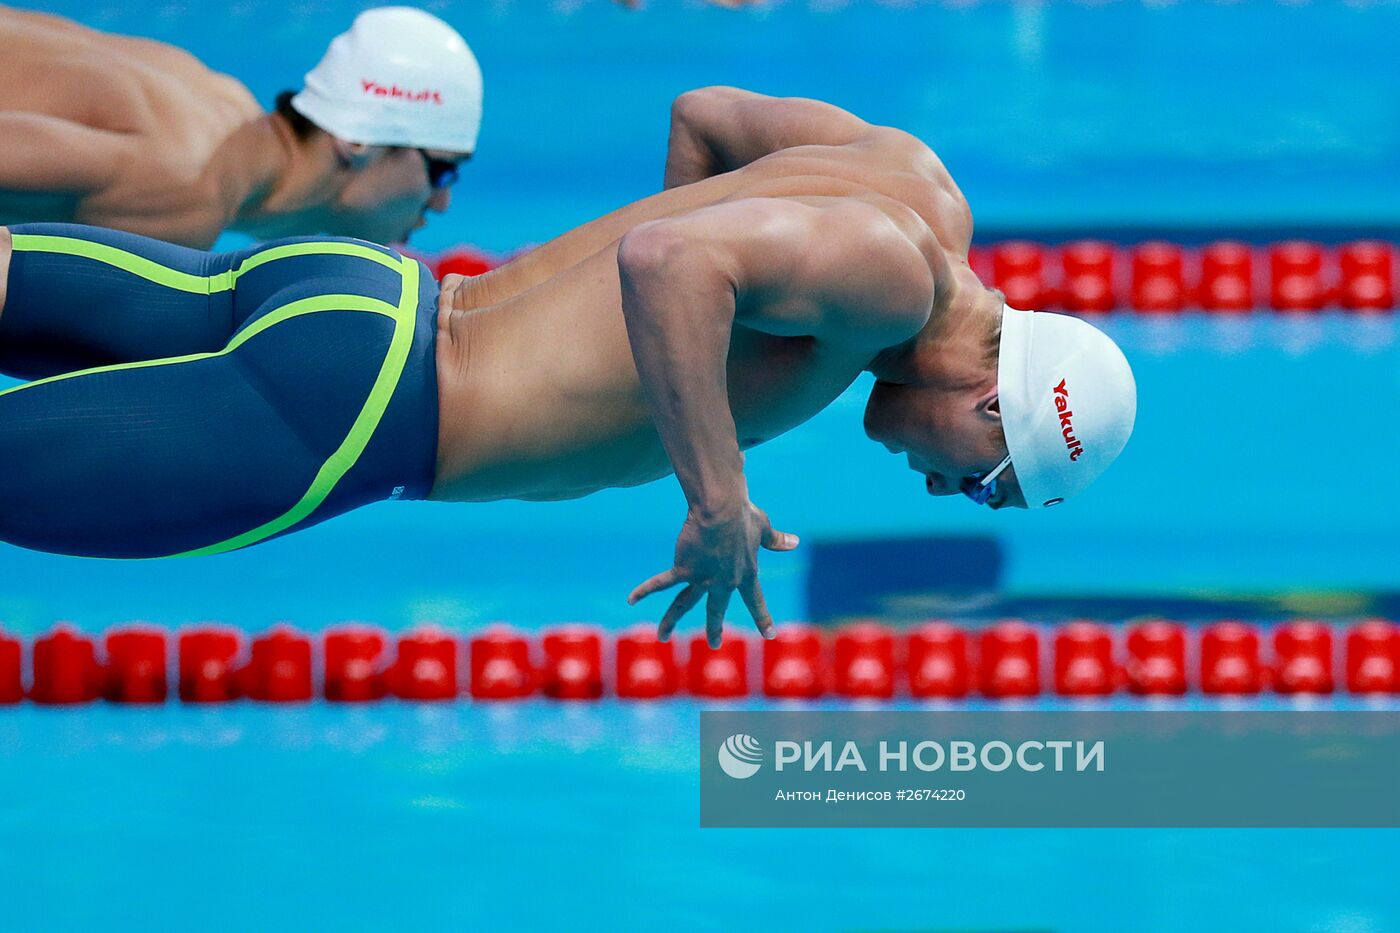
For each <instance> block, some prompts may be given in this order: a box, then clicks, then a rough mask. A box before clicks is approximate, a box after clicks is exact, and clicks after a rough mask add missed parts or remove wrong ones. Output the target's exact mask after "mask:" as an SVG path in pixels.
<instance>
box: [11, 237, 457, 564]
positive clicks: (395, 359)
mask: <svg viewBox="0 0 1400 933" xmlns="http://www.w3.org/2000/svg"><path fill="white" fill-rule="evenodd" d="M9 229H10V232H11V234H12V235H13V238H14V252H13V255H12V257H11V262H10V272H9V277H8V287H7V295H6V298H5V304H4V308H3V310H0V372H3V373H5V374H6V375H10V376H15V377H19V378H26V379H31V380H33V381H31V382H28V383H25V384H23V385H19V386H16V387H14V388H10V389H7V390H4V391H0V541H6V542H9V543H11V544H16V545H20V546H21V547H27V548H34V549H36V550H42V551H53V552H57V553H61V554H76V555H84V556H93V557H116V558H144V557H170V556H187V555H196V554H213V553H219V552H222V551H229V550H233V549H235V548H240V547H246V546H247V545H250V544H256V543H257V542H259V541H264V540H267V539H269V538H273V537H276V536H278V535H282V534H286V533H288V532H291V531H296V530H297V529H300V528H305V527H307V526H308V525H312V524H315V523H317V522H321V521H324V520H325V519H327V518H331V517H332V516H335V515H339V514H341V513H343V512H347V511H349V510H351V509H354V508H358V507H359V506H361V505H365V504H367V503H369V502H373V501H376V500H380V499H390V498H403V499H414V498H423V497H425V496H426V495H427V494H428V492H429V491H430V490H431V488H432V484H433V476H434V469H435V461H436V457H437V432H438V400H437V369H436V363H435V358H434V348H435V343H436V318H437V293H438V287H437V283H436V282H434V281H433V278H432V276H431V275H430V274H429V273H428V271H427V270H426V268H424V267H423V266H422V264H421V263H418V262H416V261H414V260H412V259H408V258H406V257H404V256H401V255H399V254H398V253H396V252H394V251H393V250H391V249H388V248H386V247H382V246H376V245H374V244H370V243H365V242H362V241H359V240H348V239H327V238H320V239H316V238H297V239H288V240H278V241H274V242H270V243H266V244H263V245H261V246H258V247H256V248H253V249H246V250H240V251H237V252H229V253H208V252H203V251H201V250H192V249H186V248H184V247H179V246H172V245H170V244H167V243H162V242H159V241H157V240H151V239H148V238H145V237H140V236H135V235H133V234H128V233H119V232H116V231H110V230H103V229H100V228H95V227H83V226H77V225H73V224H23V225H18V226H14V227H10V228H9Z"/></svg>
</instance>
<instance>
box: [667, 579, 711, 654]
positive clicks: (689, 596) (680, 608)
mask: <svg viewBox="0 0 1400 933" xmlns="http://www.w3.org/2000/svg"><path fill="white" fill-rule="evenodd" d="M704 595H705V591H704V590H702V589H700V587H698V586H695V585H694V584H691V585H690V586H687V587H686V588H685V589H683V590H681V591H680V592H679V593H677V594H676V598H675V599H674V600H672V601H671V608H670V609H667V610H666V614H665V615H664V616H662V617H661V623H660V624H659V625H657V626H656V638H657V640H658V641H666V640H668V639H669V638H670V637H671V632H672V631H674V630H675V628H676V623H677V622H679V621H680V620H681V616H683V615H685V614H686V613H687V612H689V611H690V610H692V609H694V608H695V604H696V603H698V602H700V598H701V597H702V596H704Z"/></svg>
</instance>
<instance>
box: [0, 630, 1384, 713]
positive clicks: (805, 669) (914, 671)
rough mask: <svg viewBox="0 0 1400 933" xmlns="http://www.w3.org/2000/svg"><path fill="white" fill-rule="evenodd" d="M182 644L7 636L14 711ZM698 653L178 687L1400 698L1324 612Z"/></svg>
mask: <svg viewBox="0 0 1400 933" xmlns="http://www.w3.org/2000/svg"><path fill="white" fill-rule="evenodd" d="M1339 631H1342V632H1344V637H1341V638H1339V637H1338V636H1337V633H1338V632H1339ZM169 642H170V636H169V635H168V634H167V633H166V632H164V631H163V630H161V629H159V628H156V627H154V626H150V625H123V626H119V627H116V628H113V629H111V630H109V631H108V632H107V633H106V635H105V636H104V637H102V638H101V639H100V646H101V649H102V650H101V651H99V650H98V649H99V639H95V638H93V637H92V636H89V635H86V634H84V633H82V632H79V631H77V630H76V629H75V628H73V627H72V626H70V625H58V626H56V627H55V628H54V629H53V630H51V631H50V632H47V633H45V634H43V635H40V636H39V637H37V638H35V639H34V641H33V643H32V645H30V648H29V661H30V664H29V670H30V678H29V679H30V681H31V683H30V686H29V689H28V690H27V691H26V690H25V689H24V679H25V678H24V671H25V664H24V660H25V646H24V643H23V642H22V641H21V640H20V639H18V638H14V637H12V636H9V635H5V634H3V633H0V703H6V704H13V703H18V702H20V701H21V700H22V699H23V698H24V697H26V696H28V697H29V698H30V699H32V700H33V701H34V702H36V703H43V704H75V703H87V702H91V701H93V700H96V699H98V698H99V697H105V698H106V699H107V700H109V701H111V702H114V703H161V702H164V701H165V700H166V697H167V693H168V688H167V677H168V676H169V674H170V669H169V668H170V662H171V660H172V659H171V658H170V653H169V650H168V646H169ZM686 648H687V650H686V653H685V658H684V659H682V658H681V657H680V656H679V655H680V652H679V650H678V649H677V647H676V646H675V645H674V644H672V643H669V642H667V643H662V642H658V641H657V640H656V638H655V635H654V634H653V633H652V631H651V630H650V629H646V628H632V629H627V630H625V631H623V632H620V633H617V634H616V635H610V634H608V633H605V632H604V631H603V630H601V629H599V628H596V627H593V626H589V625H578V624H572V625H562V626H555V627H552V628H548V629H545V630H544V631H543V632H541V633H539V634H538V635H533V634H527V633H524V632H520V631H517V630H515V629H512V628H509V627H506V626H501V625H496V626H491V627H489V628H486V629H483V630H481V631H479V632H475V633H473V634H471V635H470V636H468V637H467V638H465V639H462V638H459V637H457V636H455V635H453V634H452V633H450V632H448V631H445V630H443V629H440V628H435V627H423V628H416V629H412V630H409V631H406V632H402V633H399V634H397V635H391V634H389V633H387V632H385V631H383V630H382V629H379V628H376V627H374V626H369V625H363V624H353V625H340V626H335V627H332V628H330V629H327V630H326V631H325V632H324V633H322V634H321V635H320V636H312V635H309V634H307V633H304V632H301V631H298V630H297V629H295V628H292V627H290V626H286V625H279V626H275V627H273V628H271V629H269V630H268V631H266V632H263V633H261V634H259V635H257V636H255V637H253V638H252V639H251V640H249V639H246V638H245V637H244V636H243V635H242V634H241V633H239V632H238V631H236V630H234V629H231V628H228V627H225V626H217V625H200V626H194V627H191V628H189V629H186V630H184V631H182V632H180V633H179V635H178V638H177V639H176V651H175V658H174V659H173V661H174V669H175V674H176V682H177V684H178V688H177V691H176V693H177V695H178V696H179V698H180V699H181V700H182V701H185V702H190V703H226V702H229V701H232V700H235V699H238V698H239V697H247V698H250V699H253V700H259V701H262V702H267V703H301V702H306V701H308V700H310V699H311V698H312V696H313V695H317V694H319V695H321V696H323V697H325V698H326V699H327V700H331V701H336V702H346V703H354V702H371V701H375V700H379V699H382V698H384V697H395V698H398V699H402V700H410V701H420V702H421V701H439V702H441V701H450V700H455V699H457V698H459V697H464V696H467V697H470V698H472V699H474V700H480V701H510V700H519V699H525V698H527V697H536V696H544V697H550V698H553V699H557V700H569V701H587V700H596V699H598V698H600V697H602V696H605V695H608V696H616V697H619V698H622V699H628V700H662V699H666V698H670V697H675V696H678V695H682V694H685V695H689V696H694V697H700V698H704V699H738V698H743V697H749V696H753V695H755V694H758V695H762V696H765V697H769V698H772V699H777V700H814V699H819V698H822V697H828V696H835V697H841V698H846V699H853V700H866V701H875V702H879V701H889V700H893V699H896V698H905V697H907V698H911V699H937V700H946V701H955V700H960V699H964V698H967V697H970V696H974V695H975V696H979V697H985V698H989V699H1018V698H1022V699H1023V698H1028V697H1036V696H1040V695H1042V694H1045V693H1053V694H1055V695H1058V696H1063V697H1105V696H1111V695H1113V694H1116V693H1120V692H1124V691H1126V692H1128V693H1132V694H1136V695H1139V696H1161V697H1174V696H1181V695H1183V694H1185V693H1187V692H1189V691H1190V690H1192V689H1195V690H1199V691H1200V692H1201V693H1203V694H1206V695H1210V696H1245V697H1248V696H1257V695H1259V694H1262V693H1264V692H1266V691H1273V692H1276V693H1278V694H1282V695H1298V694H1309V695H1327V694H1331V693H1334V692H1336V691H1337V690H1338V688H1339V685H1340V687H1341V688H1342V689H1344V690H1345V691H1346V692H1348V693H1350V694H1355V695H1368V694H1369V695H1381V696H1400V625H1397V624H1396V623H1395V622H1392V621H1389V620H1384V619H1368V620H1364V621H1361V622H1357V623H1355V624H1353V625H1351V626H1350V627H1349V628H1346V629H1345V630H1342V629H1339V628H1337V627H1334V626H1332V625H1329V624H1327V623H1324V622H1320V621H1316V620H1312V619H1294V620H1288V621H1284V622H1281V623H1279V624H1277V625H1274V626H1271V627H1267V628H1264V627H1260V626H1256V625H1253V624H1249V623H1245V622H1240V621H1235V620H1228V619H1227V620H1220V621H1215V622H1211V623H1209V624H1206V625H1202V626H1200V627H1195V628H1193V627H1188V626H1186V625H1183V624H1181V623H1178V622H1173V621H1169V620H1164V619H1157V620H1145V621H1141V622H1137V623H1134V624H1130V625H1126V626H1121V627H1119V626H1111V625H1107V624H1104V623H1100V622H1092V621H1087V620H1073V621H1070V622H1067V623H1064V624H1061V625H1055V626H1039V625H1031V624H1028V623H1026V622H1024V621H1021V620H1015V619H1008V620H1002V621H998V622H995V623H993V624H990V625H986V626H983V627H980V628H977V629H970V628H967V627H964V626H960V625H956V624H954V623H952V622H948V621H943V620H934V621H929V622H926V623H923V624H921V625H917V626H914V627H912V628H908V629H902V630H901V629H895V628H892V627H890V626H886V625H882V624H879V623H876V622H857V623H853V624H850V625H845V626H841V627H839V628H836V629H834V630H826V629H822V628H818V627H816V626H812V625H805V624H800V623H788V624H785V625H782V626H780V627H779V629H778V637H776V638H774V639H773V640H771V641H760V640H759V639H757V638H753V637H743V636H739V637H735V636H734V635H731V636H730V637H729V638H727V639H726V640H725V642H724V644H723V645H721V646H720V647H719V648H716V649H711V648H710V647H708V646H707V645H706V644H705V639H704V636H703V635H696V636H694V637H692V638H690V639H689V640H688V644H687V646H686ZM464 652H465V653H464ZM755 652H757V658H755ZM391 656H392V660H390V658H391ZM464 659H465V661H466V663H465V664H464V663H462V662H463V660H464ZM755 660H757V662H758V663H757V668H756V670H757V671H758V676H757V677H756V678H755V677H753V676H752V675H751V671H752V670H754V669H755V668H754V663H755ZM1042 671H1046V672H1048V675H1044V676H1043V675H1042ZM464 680H465V683H464V682H463V681H464ZM1047 681H1048V682H1047Z"/></svg>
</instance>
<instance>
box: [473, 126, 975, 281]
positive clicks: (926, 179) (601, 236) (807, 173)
mask: <svg viewBox="0 0 1400 933" xmlns="http://www.w3.org/2000/svg"><path fill="white" fill-rule="evenodd" d="M871 129H872V131H873V132H872V135H871V137H870V138H869V139H867V140H862V141H860V142H857V143H855V144H852V145H845V146H797V147H793V148H789V149H783V150H779V151H778V152H774V153H772V154H770V155H767V156H764V157H763V158H761V159H758V160H756V161H754V162H752V163H750V164H749V165H746V166H744V167H743V168H740V169H736V170H735V171H732V172H726V173H724V174H720V175H715V176H713V177H711V178H706V179H704V180H702V181H698V182H695V183H693V184H689V185H685V186H682V187H676V188H671V189H668V190H666V191H661V192H658V193H657V194H654V195H651V196H650V197H647V198H643V199H642V200H640V201H635V202H633V203H631V204H628V205H626V206H625V207H622V208H619V209H618V210H615V211H612V212H611V213H608V214H605V215H603V216H602V217H600V218H598V219H597V220H594V221H592V222H590V223H586V224H583V225H581V226H579V227H576V228H574V229H573V230H570V231H569V232H567V233H565V234H563V235H562V236H559V237H556V238H555V239H553V240H551V241H549V242H548V243H546V244H544V245H543V246H541V247H539V248H537V249H535V250H533V251H532V252H530V253H527V254H526V255H525V256H523V257H521V258H520V259H517V260H515V261H514V262H511V263H509V264H508V265H506V266H503V267H501V268H499V269H497V270H495V271H494V272H492V273H489V274H488V275H486V276H483V277H480V278H479V279H478V280H475V281H469V282H466V283H463V288H464V289H469V290H471V291H473V292H474V294H473V295H471V296H462V297H461V298H460V300H459V301H457V302H456V304H457V306H458V307H481V306H483V305H488V304H496V303H499V302H502V301H506V300H508V299H510V298H512V297H515V296H516V295H519V294H521V293H522V292H524V291H527V290H528V289H530V288H533V287H535V286H536V285H539V284H541V283H543V282H545V281H547V280H548V279H550V278H551V277H553V276H556V275H558V274H559V273H560V272H562V271H563V270H565V269H567V268H569V267H571V266H574V265H577V264H580V263H582V262H583V261H585V260H586V259H588V258H589V257H591V256H593V255H594V254H595V253H597V252H599V251H601V250H606V249H608V248H609V247H612V246H615V244H616V243H617V241H618V240H620V239H621V238H622V237H623V236H624V235H625V234H626V233H627V232H628V231H629V230H631V229H632V228H633V227H636V226H638V225H639V224H643V223H646V222H648V221H653V220H660V219H663V218H666V217H674V216H678V215H680V214H685V213H688V212H690V211H693V210H697V209H699V208H702V207H707V206H709V205H712V204H718V203H721V202H724V201H731V200H736V199H740V198H749V197H790V198H803V197H857V198H864V199H867V200H871V201H876V202H884V203H889V202H893V203H896V204H899V205H903V206H904V207H905V208H907V209H908V210H909V211H911V212H912V213H913V214H914V215H916V216H917V217H918V218H919V219H920V220H921V221H922V222H923V223H924V224H925V225H926V226H927V227H928V228H929V230H930V231H931V232H932V233H933V234H934V235H935V236H936V237H937V238H938V241H939V243H940V245H941V246H942V247H943V249H944V250H946V251H947V252H948V253H950V254H952V255H954V256H956V257H959V258H962V259H965V258H966V256H967V249H968V245H969V243H970V242H971V238H972V214H971V212H970V211H969V209H968V206H967V201H966V200H965V199H964V198H963V196H962V192H961V191H959V190H958V188H957V186H956V185H955V184H954V183H953V180H952V178H951V177H950V176H949V174H948V172H947V170H946V169H944V167H943V164H942V162H940V161H939V160H938V158H937V156H935V155H934V154H933V152H932V151H931V150H930V149H929V148H928V147H927V146H926V145H924V144H923V143H921V142H920V141H919V140H917V139H915V138H914V137H912V136H910V135H908V134H907V133H903V132H901V131H898V130H890V129H888V128H886V127H872V128H871Z"/></svg>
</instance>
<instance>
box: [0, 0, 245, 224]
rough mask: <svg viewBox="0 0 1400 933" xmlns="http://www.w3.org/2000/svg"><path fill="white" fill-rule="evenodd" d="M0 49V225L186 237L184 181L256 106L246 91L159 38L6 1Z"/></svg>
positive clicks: (0, 15) (190, 180)
mask: <svg viewBox="0 0 1400 933" xmlns="http://www.w3.org/2000/svg"><path fill="white" fill-rule="evenodd" d="M0 48H4V49H5V55H3V56H0V223H5V224H12V223H21V222H26V221H30V220H36V219H42V220H57V219H63V220H79V221H83V222H87V223H93V224H99V225H105V226H113V227H124V228H126V229H132V230H137V231H140V232H144V233H148V234H150V235H156V236H166V237H169V238H172V239H180V240H182V241H185V242H190V241H191V238H190V237H187V236H182V235H181V234H182V233H183V232H184V231H182V229H181V225H182V222H184V218H183V216H182V213H181V209H182V208H183V207H184V206H185V203H184V202H186V201H189V202H191V203H193V202H194V201H195V200H197V196H196V193H195V192H194V191H191V190H188V188H187V186H188V187H193V186H195V185H197V183H198V182H199V180H200V178H201V176H202V174H203V173H204V169H205V167H206V165H207V163H208V160H209V158H210V156H211V154H212V153H213V152H214V151H215V149H216V148H217V146H218V145H219V144H220V143H221V142H223V140H225V139H226V138H227V137H228V136H229V135H230V134H231V133H232V132H234V131H235V130H236V129H237V128H238V127H239V126H241V125H242V124H244V123H246V122H247V121H248V120H249V119H251V118H253V117H256V116H257V115H258V114H260V113H261V112H262V111H261V108H260V107H259V106H258V104H257V102H256V101H255V100H254V99H253V97H252V95H251V94H249V92H248V90H247V89H246V88H244V87H243V86H242V85H241V84H239V83H238V82H237V81H235V80H233V79H232V78H230V77H228V76H227V75H222V74H219V73H217V72H214V71H211V70H209V69H208V68H206V67H205V66H204V65H203V64H202V63H200V62H199V61H198V60H197V59H195V58H194V57H193V56H191V55H189V54H187V53H185V52H183V51H181V50H179V49H176V48H173V47H171V46H168V45H165V44H163V43H159V42H154V41H151V40H146V39H134V38H129V37H125V36H112V35H108V34H105V33H101V32H97V31H95V30H92V29H88V28H87V27H85V26H81V25H78V24H76V23H72V22H69V21H67V20H64V19H61V18H58V17H54V16H47V15H43V14H36V13H26V12H21V11H17V10H12V9H9V8H3V7H0ZM94 89H97V90H94ZM56 154H61V155H59V156H56ZM172 197H174V198H175V199H176V200H177V201H178V202H179V203H171V200H170V199H171V198H172ZM205 200H207V198H206V199H205ZM143 213H149V214H150V216H151V218H152V220H151V221H149V222H145V223H143V220H142V217H141V215H142V214H143ZM172 217H173V218H175V223H174V224H173V225H171V226H170V227H169V229H162V228H161V227H160V223H161V222H162V219H163V218H172ZM200 222H203V223H207V220H205V219H204V218H200Z"/></svg>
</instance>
